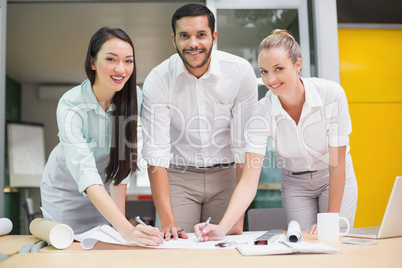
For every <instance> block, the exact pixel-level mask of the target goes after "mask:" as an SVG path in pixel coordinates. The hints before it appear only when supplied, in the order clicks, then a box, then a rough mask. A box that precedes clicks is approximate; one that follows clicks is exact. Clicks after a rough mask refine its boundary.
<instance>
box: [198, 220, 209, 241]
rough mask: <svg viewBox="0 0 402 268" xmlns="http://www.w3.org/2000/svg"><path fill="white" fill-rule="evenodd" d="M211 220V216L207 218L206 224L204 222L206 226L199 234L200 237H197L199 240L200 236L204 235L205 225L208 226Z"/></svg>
mask: <svg viewBox="0 0 402 268" xmlns="http://www.w3.org/2000/svg"><path fill="white" fill-rule="evenodd" d="M210 221H211V217H209V218H208V219H207V221H206V222H205V224H204V227H202V229H201V232H200V234H199V235H198V238H197V240H198V241H200V238H201V236H202V232H203V231H204V229H205V227H207V225H208V224H209V222H210Z"/></svg>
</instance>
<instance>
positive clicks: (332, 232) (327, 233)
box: [317, 213, 350, 240]
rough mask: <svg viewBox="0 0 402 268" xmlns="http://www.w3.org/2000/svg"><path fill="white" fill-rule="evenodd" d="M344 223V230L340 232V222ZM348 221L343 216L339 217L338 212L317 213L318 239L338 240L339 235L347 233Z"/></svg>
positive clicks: (348, 228)
mask: <svg viewBox="0 0 402 268" xmlns="http://www.w3.org/2000/svg"><path fill="white" fill-rule="evenodd" d="M341 221H344V222H345V223H346V231H345V232H343V233H341V231H340V222H341ZM349 230H350V223H349V221H348V219H346V218H345V217H340V216H339V213H318V214H317V231H318V239H319V240H338V239H339V236H341V235H346V234H347V233H349Z"/></svg>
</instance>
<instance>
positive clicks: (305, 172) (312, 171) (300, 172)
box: [291, 170, 317, 175]
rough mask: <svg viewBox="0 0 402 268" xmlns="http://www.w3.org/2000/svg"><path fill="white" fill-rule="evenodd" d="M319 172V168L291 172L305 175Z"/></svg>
mask: <svg viewBox="0 0 402 268" xmlns="http://www.w3.org/2000/svg"><path fill="white" fill-rule="evenodd" d="M314 172H317V170H307V171H299V172H291V173H292V175H305V174H311V173H314Z"/></svg>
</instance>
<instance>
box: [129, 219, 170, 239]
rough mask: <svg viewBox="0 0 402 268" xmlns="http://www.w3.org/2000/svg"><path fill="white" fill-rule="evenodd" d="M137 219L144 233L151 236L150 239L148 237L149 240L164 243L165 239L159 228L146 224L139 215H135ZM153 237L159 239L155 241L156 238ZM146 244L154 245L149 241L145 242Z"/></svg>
mask: <svg viewBox="0 0 402 268" xmlns="http://www.w3.org/2000/svg"><path fill="white" fill-rule="evenodd" d="M135 221H136V222H138V223H139V225H140V227H137V228H138V229H139V230H140V231H142V233H143V234H146V235H147V236H149V237H150V239H148V240H153V241H154V242H156V243H157V244H158V245H159V244H162V243H163V241H164V240H163V237H162V234H161V232H160V231H159V230H158V228H155V227H152V226H148V225H146V224H145V222H143V221H142V220H141V218H140V217H139V216H137V217H135ZM137 226H138V225H137ZM142 236H143V235H142ZM152 237H155V238H157V241H155V238H152ZM143 239H144V240H145V239H146V238H143ZM144 244H145V245H152V244H149V243H144Z"/></svg>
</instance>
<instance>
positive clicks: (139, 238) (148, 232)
mask: <svg viewBox="0 0 402 268" xmlns="http://www.w3.org/2000/svg"><path fill="white" fill-rule="evenodd" d="M162 237H163V236H162V233H161V232H160V231H159V229H158V228H155V227H152V226H143V225H141V224H138V225H137V226H135V227H134V226H133V228H131V229H130V230H129V231H128V232H127V233H125V234H123V238H124V239H125V240H127V241H135V242H137V243H140V244H142V245H145V246H159V245H160V244H162V243H163V239H162Z"/></svg>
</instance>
